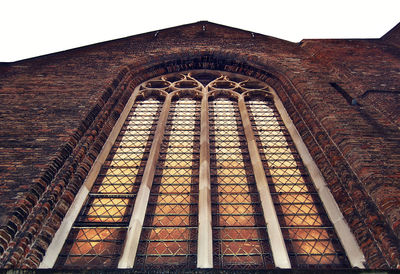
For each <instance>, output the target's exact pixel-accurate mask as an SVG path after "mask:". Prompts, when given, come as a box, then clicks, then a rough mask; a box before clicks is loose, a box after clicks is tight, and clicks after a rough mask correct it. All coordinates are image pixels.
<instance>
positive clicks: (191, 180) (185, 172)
mask: <svg viewBox="0 0 400 274" xmlns="http://www.w3.org/2000/svg"><path fill="white" fill-rule="evenodd" d="M199 117H200V103H199V102H198V101H195V100H191V99H187V98H183V99H180V100H177V101H174V102H173V103H172V105H171V109H170V113H169V117H168V120H167V126H166V130H165V135H164V139H163V143H162V145H161V152H160V158H159V163H158V164H157V170H156V174H155V179H154V182H153V185H152V188H151V193H150V199H149V204H148V207H147V213H146V217H145V220H144V226H143V230H142V235H141V239H140V242H139V247H138V253H137V254H136V263H135V268H149V267H150V268H151V267H159V268H169V269H171V268H176V267H180V268H182V267H183V268H195V267H196V257H197V256H196V251H197V241H196V240H197V204H198V197H197V196H198V177H199V173H198V170H199V156H200V155H199V149H200V142H199V139H200V125H199V121H200V119H199Z"/></svg>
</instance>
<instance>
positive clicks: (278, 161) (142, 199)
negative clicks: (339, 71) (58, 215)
mask: <svg viewBox="0 0 400 274" xmlns="http://www.w3.org/2000/svg"><path fill="white" fill-rule="evenodd" d="M131 101H132V103H131V105H129V107H128V106H127V108H126V110H125V111H124V113H127V114H126V118H125V116H123V115H121V118H120V119H122V120H121V122H120V124H122V126H121V129H115V130H116V133H115V136H114V137H113V138H114V139H110V138H111V135H112V134H111V135H110V137H109V139H110V140H112V141H110V142H111V144H113V145H112V148H111V149H109V151H107V150H105V151H106V152H104V155H105V156H99V157H100V158H101V157H103V158H104V159H105V160H104V161H103V162H100V161H99V165H100V166H99V168H98V171H93V174H92V175H90V176H91V178H92V179H91V180H92V183H91V185H90V187H88V185H85V187H86V188H88V189H90V191H89V192H88V194H87V197H86V196H84V197H86V198H84V199H82V202H78V201H77V202H76V205H74V206H72V207H71V209H70V212H76V214H75V215H74V213H71V214H70V212H69V213H68V214H70V215H71V216H77V217H74V219H72V220H73V221H68V220H66V221H65V222H63V224H62V227H61V228H60V230H59V232H57V235H56V237H55V239H54V240H53V242H52V243H51V245H50V247H49V250H48V252H47V253H48V254H46V256H45V258H44V263H43V266H42V267H57V268H88V269H90V268H116V267H119V268H136V269H140V270H151V269H165V270H168V269H195V268H196V267H200V268H219V269H270V268H274V267H279V268H290V267H293V268H345V267H349V266H358V267H360V266H361V267H362V263H361V261H360V260H358V261H356V260H357V259H354V258H355V257H357V256H358V255H357V256H354V254H353V253H354V252H355V251H354V250H356V251H357V250H359V248H358V246H357V244H356V243H355V240H354V237H353V236H352V235H351V233H350V232H343V231H349V229H348V228H346V224H345V223H344V222H343V221H341V222H342V223H340V222H338V221H337V220H334V222H333V223H332V222H331V219H330V217H329V216H330V215H329V214H334V215H335V216H340V214H341V213H340V212H339V211H338V210H337V207H335V206H333V207H332V206H331V205H332V204H334V203H335V201H334V200H333V198H332V199H331V200H329V201H324V200H321V199H320V197H319V189H320V188H321V187H319V188H317V187H315V184H316V180H318V184H319V186H321V179H320V178H318V179H315V178H314V177H313V178H312V177H311V176H310V174H309V173H308V169H310V168H311V169H312V168H316V165H315V164H314V165H315V167H314V166H310V165H311V164H310V162H312V161H310V160H309V158H308V160H307V166H306V165H304V164H303V160H302V158H303V157H309V156H304V155H300V153H299V152H298V150H297V148H296V147H298V146H299V145H298V144H299V142H301V139H300V138H299V137H298V136H297V135H296V136H297V137H296V138H294V137H293V136H294V134H296V132H294V133H293V131H290V132H289V131H288V129H287V127H286V126H285V123H287V121H289V120H287V121H285V123H284V122H283V120H282V119H283V118H282V117H283V116H282V113H284V111H283V112H282V107H280V108H277V105H278V104H277V102H280V101H279V98H278V97H277V95H276V94H275V93H274V91H273V89H272V88H271V87H269V86H268V85H267V84H265V83H263V82H260V81H258V80H255V79H252V78H250V77H247V76H243V75H239V74H230V73H225V72H221V71H207V70H202V71H190V72H182V73H175V74H169V75H165V76H160V77H157V78H155V79H151V80H149V81H146V82H144V83H143V84H141V85H139V86H138V87H137V88H136V89H135V91H134V92H133V94H132V97H131V99H130V101H129V102H131ZM280 104H281V103H280ZM285 115H286V116H287V114H285ZM286 116H285V117H286ZM287 117H288V116H287ZM124 119H125V120H124ZM285 119H288V118H285ZM289 122H290V121H289ZM117 124H118V123H117ZM116 128H117V126H116ZM118 132H119V134H118ZM299 139H300V141H299ZM114 140H115V141H114ZM295 142H297V143H296V145H295V144H294V143H295ZM303 153H304V152H303ZM101 155H102V154H101ZM90 176H88V178H87V181H90V180H89V177H90ZM322 182H323V180H322ZM82 195H86V194H82ZM326 196H327V195H324V197H325V198H324V199H327V197H326ZM328 196H329V195H328ZM328 198H329V197H328ZM74 203H75V202H74ZM325 204H328V205H327V206H326V205H325ZM335 210H336V211H335ZM332 212H333V213H332ZM328 213H329V214H328ZM338 223H340V224H338ZM339 225H341V228H340V230H341V233H337V232H336V229H337V227H338V226H339ZM343 228H345V229H343ZM346 229H347V230H346ZM343 233H347V234H346V235H344V234H343ZM60 239H61V240H60ZM64 239H66V240H64ZM199 239H201V240H199ZM343 239H346V240H343ZM60 241H61V242H65V243H64V244H63V245H60V243H58V242H60ZM345 250H346V251H345ZM348 250H351V252H348ZM357 252H359V251H357ZM357 252H356V253H357ZM53 253H56V254H58V255H56V256H54V254H53ZM357 254H362V253H361V252H359V253H357ZM358 257H360V256H358ZM358 257H357V258H358ZM361 257H362V256H361ZM52 258H54V259H52Z"/></svg>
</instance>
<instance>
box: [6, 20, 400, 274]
mask: <svg viewBox="0 0 400 274" xmlns="http://www.w3.org/2000/svg"><path fill="white" fill-rule="evenodd" d="M195 69H207V70H219V71H226V72H232V73H237V74H242V75H246V76H250V77H253V78H256V79H258V80H260V81H263V82H265V83H267V84H268V85H269V86H271V87H272V88H273V89H274V90H275V91H276V93H277V95H278V96H279V98H280V99H281V101H282V103H283V105H284V107H285V108H286V111H287V112H288V114H289V116H290V118H291V119H292V120H293V123H294V125H295V126H296V128H297V130H298V132H299V134H300V136H301V137H302V139H303V141H304V143H305V144H306V146H307V148H308V150H309V151H310V154H311V156H312V157H313V159H314V161H315V162H316V164H317V166H318V167H319V169H320V170H321V173H322V175H323V177H324V178H325V180H326V182H327V184H328V187H329V189H330V191H331V192H332V195H333V197H334V198H335V200H336V202H337V204H338V205H339V208H340V210H341V212H342V214H343V216H344V218H345V220H346V222H347V223H348V225H349V227H350V229H351V232H352V233H353V234H354V236H355V238H356V241H357V243H358V244H359V246H360V248H361V250H362V252H363V253H364V256H365V259H366V268H372V269H380V268H382V269H385V268H400V25H397V26H395V27H394V28H393V29H392V30H390V31H389V32H388V33H387V34H386V35H384V36H383V37H382V38H380V39H379V38H377V39H306V40H302V41H301V42H300V43H292V42H288V41H285V40H281V39H277V38H274V37H269V36H265V35H260V34H256V33H255V34H254V33H251V32H248V31H243V30H239V29H235V28H231V27H226V26H222V25H218V24H214V23H210V22H197V23H193V24H188V25H184V26H178V27H174V28H170V29H165V30H159V31H154V32H149V33H145V34H141V35H135V36H132V37H127V38H122V39H118V40H113V41H108V42H104V43H99V44H94V45H90V46H86V47H82V48H77V49H72V50H68V51H64V52H59V53H54V54H49V55H45V56H40V57H35V58H31V59H26V60H22V61H18V62H13V63H0V197H1V199H0V267H1V268H37V267H38V266H39V264H40V262H41V261H42V259H43V256H44V254H45V252H46V250H47V247H48V246H49V245H50V243H51V241H52V239H53V237H54V235H55V233H56V231H57V229H58V228H59V227H60V224H61V222H62V220H63V218H64V216H65V214H66V213H67V211H68V209H69V207H70V205H71V204H72V202H73V200H74V197H75V195H76V194H77V192H78V191H79V189H80V187H81V186H82V183H83V182H84V180H85V178H86V176H87V174H88V172H89V170H90V168H91V166H92V165H93V163H94V161H95V160H96V157H97V156H98V155H99V153H100V151H101V149H102V147H103V144H104V143H105V141H106V139H107V137H108V135H109V134H110V132H111V130H112V128H113V126H114V124H115V123H116V121H117V120H118V118H119V116H120V114H121V112H122V111H123V108H124V106H125V104H126V103H127V101H128V99H129V97H130V95H131V94H132V92H133V90H134V89H135V87H136V86H137V85H139V84H140V83H142V82H144V81H146V80H148V79H151V78H153V77H157V76H160V75H164V74H168V73H173V72H179V71H188V70H195ZM352 102H353V103H352Z"/></svg>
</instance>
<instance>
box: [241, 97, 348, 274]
mask: <svg viewBox="0 0 400 274" xmlns="http://www.w3.org/2000/svg"><path fill="white" fill-rule="evenodd" d="M247 108H248V110H249V113H250V118H251V122H252V127H253V129H254V132H255V137H256V140H257V144H258V148H259V151H260V155H261V159H262V162H263V166H264V169H265V172H266V174H267V179H268V182H269V187H270V191H271V195H272V198H273V201H274V204H275V208H276V211H277V215H278V219H279V223H280V226H281V229H282V233H283V235H284V238H285V242H286V248H287V250H288V253H289V257H290V259H291V264H292V266H293V267H302V268H310V267H320V266H325V267H326V266H329V267H337V268H343V267H347V266H348V261H347V259H346V256H345V254H344V250H343V248H342V247H341V245H340V242H339V239H338V237H337V236H336V233H335V230H334V228H333V226H332V224H331V222H330V221H329V218H328V217H327V215H326V213H325V210H324V208H323V206H322V204H321V202H320V200H319V197H318V193H317V192H316V191H315V188H314V187H313V185H312V183H311V182H310V179H309V176H308V175H307V173H306V171H305V169H304V167H303V164H302V162H301V159H300V157H299V155H298V153H297V151H296V148H295V147H294V144H293V141H292V140H291V138H290V135H289V133H288V131H287V130H286V127H285V126H284V124H283V122H282V119H281V118H280V116H279V113H277V111H276V109H275V107H274V105H273V102H271V101H270V100H265V99H262V98H260V99H250V100H249V101H247Z"/></svg>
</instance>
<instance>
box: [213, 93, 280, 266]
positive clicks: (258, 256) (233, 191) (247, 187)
mask: <svg viewBox="0 0 400 274" xmlns="http://www.w3.org/2000/svg"><path fill="white" fill-rule="evenodd" d="M209 112H210V113H209V116H210V156H211V192H212V195H211V196H212V198H211V199H212V217H213V242H214V267H215V268H229V269H266V268H273V267H274V264H273V259H272V254H271V251H270V247H269V243H268V236H267V228H266V224H265V221H264V218H263V212H262V209H261V205H260V199H259V195H258V192H257V187H256V185H255V180H254V177H253V172H252V167H251V165H250V158H249V154H248V151H247V145H246V140H245V137H244V132H243V128H242V125H241V122H240V115H239V111H238V107H237V104H236V102H233V101H231V100H229V99H225V98H219V99H216V100H213V101H210V108H209Z"/></svg>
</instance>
